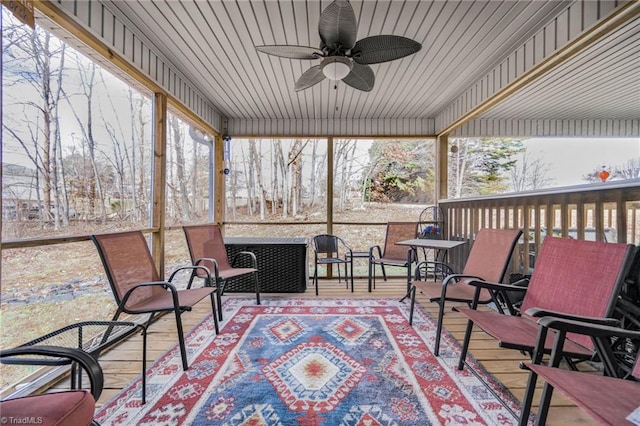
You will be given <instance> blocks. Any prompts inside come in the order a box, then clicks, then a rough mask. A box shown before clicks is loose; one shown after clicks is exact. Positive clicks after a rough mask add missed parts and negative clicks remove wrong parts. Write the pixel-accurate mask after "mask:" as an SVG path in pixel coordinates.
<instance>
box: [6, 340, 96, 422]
mask: <svg viewBox="0 0 640 426" xmlns="http://www.w3.org/2000/svg"><path fill="white" fill-rule="evenodd" d="M51 359H54V360H60V362H62V363H68V364H70V363H75V364H76V365H78V366H79V367H80V368H81V369H82V370H83V371H84V372H85V373H86V374H87V376H88V377H89V382H90V384H91V391H87V390H84V389H72V390H65V391H58V392H51V393H42V394H37V395H28V396H20V397H9V398H7V399H3V400H2V401H0V413H1V415H2V423H3V424H4V423H6V422H9V423H10V424H13V423H14V421H15V422H18V421H20V420H22V421H25V420H27V419H29V420H32V421H33V422H37V424H42V425H88V424H97V423H94V422H93V414H94V411H95V409H96V401H97V400H98V398H100V395H101V394H102V388H103V385H104V376H103V373H102V368H101V367H100V364H98V361H97V360H96V359H95V358H93V357H92V356H91V355H89V354H87V353H86V352H84V351H82V350H80V349H76V348H64V347H58V346H28V347H18V348H14V349H5V350H2V351H0V361H1V362H2V363H3V364H14V363H18V364H29V365H42V364H39V363H40V362H42V361H43V360H51ZM12 360H17V361H18V362H12ZM45 365H46V364H45ZM62 365H64V364H62Z"/></svg>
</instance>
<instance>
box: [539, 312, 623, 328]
mask: <svg viewBox="0 0 640 426" xmlns="http://www.w3.org/2000/svg"><path fill="white" fill-rule="evenodd" d="M526 314H527V315H530V316H532V317H534V318H540V317H554V318H558V319H565V320H572V321H580V322H587V323H590V324H600V325H607V326H611V327H618V326H619V325H620V320H618V319H616V318H602V317H600V318H596V317H585V316H580V315H573V314H568V313H566V312H559V311H550V310H548V309H541V308H536V307H533V308H529V309H527V311H526Z"/></svg>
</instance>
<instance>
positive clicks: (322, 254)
mask: <svg viewBox="0 0 640 426" xmlns="http://www.w3.org/2000/svg"><path fill="white" fill-rule="evenodd" d="M311 247H312V248H313V254H314V262H313V264H314V268H313V284H314V285H315V286H316V296H317V295H318V265H338V268H337V269H338V279H340V265H345V268H344V270H345V277H344V279H345V281H348V280H349V277H350V279H351V292H352V293H353V250H351V247H349V246H348V245H347V243H345V241H344V240H343V239H342V238H340V237H338V236H336V235H330V234H320V235H315V236H314V237H313V238H312V239H311ZM348 266H351V270H350V271H348V270H347V267H348ZM347 286H349V284H348V282H347Z"/></svg>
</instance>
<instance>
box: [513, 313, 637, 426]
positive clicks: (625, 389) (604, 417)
mask: <svg viewBox="0 0 640 426" xmlns="http://www.w3.org/2000/svg"><path fill="white" fill-rule="evenodd" d="M585 319H586V318H585ZM538 325H539V327H540V330H539V334H538V340H537V343H536V348H535V349H534V356H533V362H532V363H525V364H523V366H522V368H526V369H528V370H530V373H529V382H528V383H527V388H526V390H525V394H524V398H523V408H522V412H521V416H520V425H526V424H528V420H529V413H530V411H531V403H532V401H533V395H534V393H535V391H536V386H535V384H536V381H537V380H536V379H537V377H541V378H542V379H543V380H544V381H545V384H544V386H543V388H542V394H541V398H540V406H539V408H538V412H537V416H536V424H538V425H544V424H545V423H546V419H547V415H548V413H549V405H550V403H551V397H552V394H553V390H554V389H556V390H558V391H560V392H561V393H562V394H563V395H565V396H566V397H567V398H568V399H570V400H571V401H572V402H573V403H574V404H576V406H578V407H579V408H581V409H583V410H584V411H585V412H586V413H587V414H589V415H590V416H591V417H593V418H594V419H595V420H597V421H598V423H601V424H603V425H623V424H631V423H630V422H627V420H626V418H627V416H629V414H631V413H632V412H633V411H634V410H636V411H640V353H638V354H637V356H636V361H635V365H633V366H632V369H631V370H630V371H627V370H626V369H625V368H622V367H620V365H619V363H618V361H617V359H616V357H615V356H614V354H613V351H612V350H611V339H614V340H622V339H629V340H630V341H634V342H635V347H636V348H638V347H640V331H631V330H624V329H622V328H619V327H612V326H607V325H602V324H593V323H589V322H582V321H572V320H566V319H560V318H555V317H543V318H541V319H540V320H539V321H538ZM549 329H552V330H556V331H555V335H556V337H555V342H554V345H553V349H552V354H551V358H550V360H549V363H548V365H541V364H540V362H541V359H542V349H541V348H542V345H543V344H544V342H545V341H546V340H547V335H548V330H549ZM567 333H579V334H582V335H587V336H590V337H591V339H592V341H593V344H594V346H595V347H596V348H597V352H598V356H599V358H600V360H601V361H602V365H603V370H604V375H601V374H596V373H594V372H577V371H571V370H566V369H561V368H559V365H560V359H561V355H562V353H563V345H564V343H565V338H566V335H567ZM625 378H626V379H629V380H624V379H625ZM634 378H635V380H634ZM638 414H640V412H638V413H636V415H638ZM636 418H637V417H636Z"/></svg>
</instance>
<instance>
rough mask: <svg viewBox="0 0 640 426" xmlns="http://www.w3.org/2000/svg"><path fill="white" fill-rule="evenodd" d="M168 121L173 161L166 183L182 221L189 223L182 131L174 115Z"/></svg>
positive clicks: (180, 124) (180, 123) (179, 122)
mask: <svg viewBox="0 0 640 426" xmlns="http://www.w3.org/2000/svg"><path fill="white" fill-rule="evenodd" d="M168 121H169V132H170V134H171V137H170V139H169V140H170V143H172V144H173V154H174V159H173V162H172V164H170V169H171V171H172V176H171V177H172V179H171V181H168V182H167V186H168V187H169V188H170V189H171V190H172V199H173V202H174V204H175V205H176V207H177V208H178V209H179V210H180V214H181V217H182V220H184V221H190V220H191V214H190V208H189V191H188V188H187V185H188V178H187V176H186V173H185V156H184V143H185V142H184V131H183V129H182V122H181V121H180V120H178V118H177V117H176V116H175V115H173V114H171V115H170V116H169V120H168ZM173 173H175V174H173Z"/></svg>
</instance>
